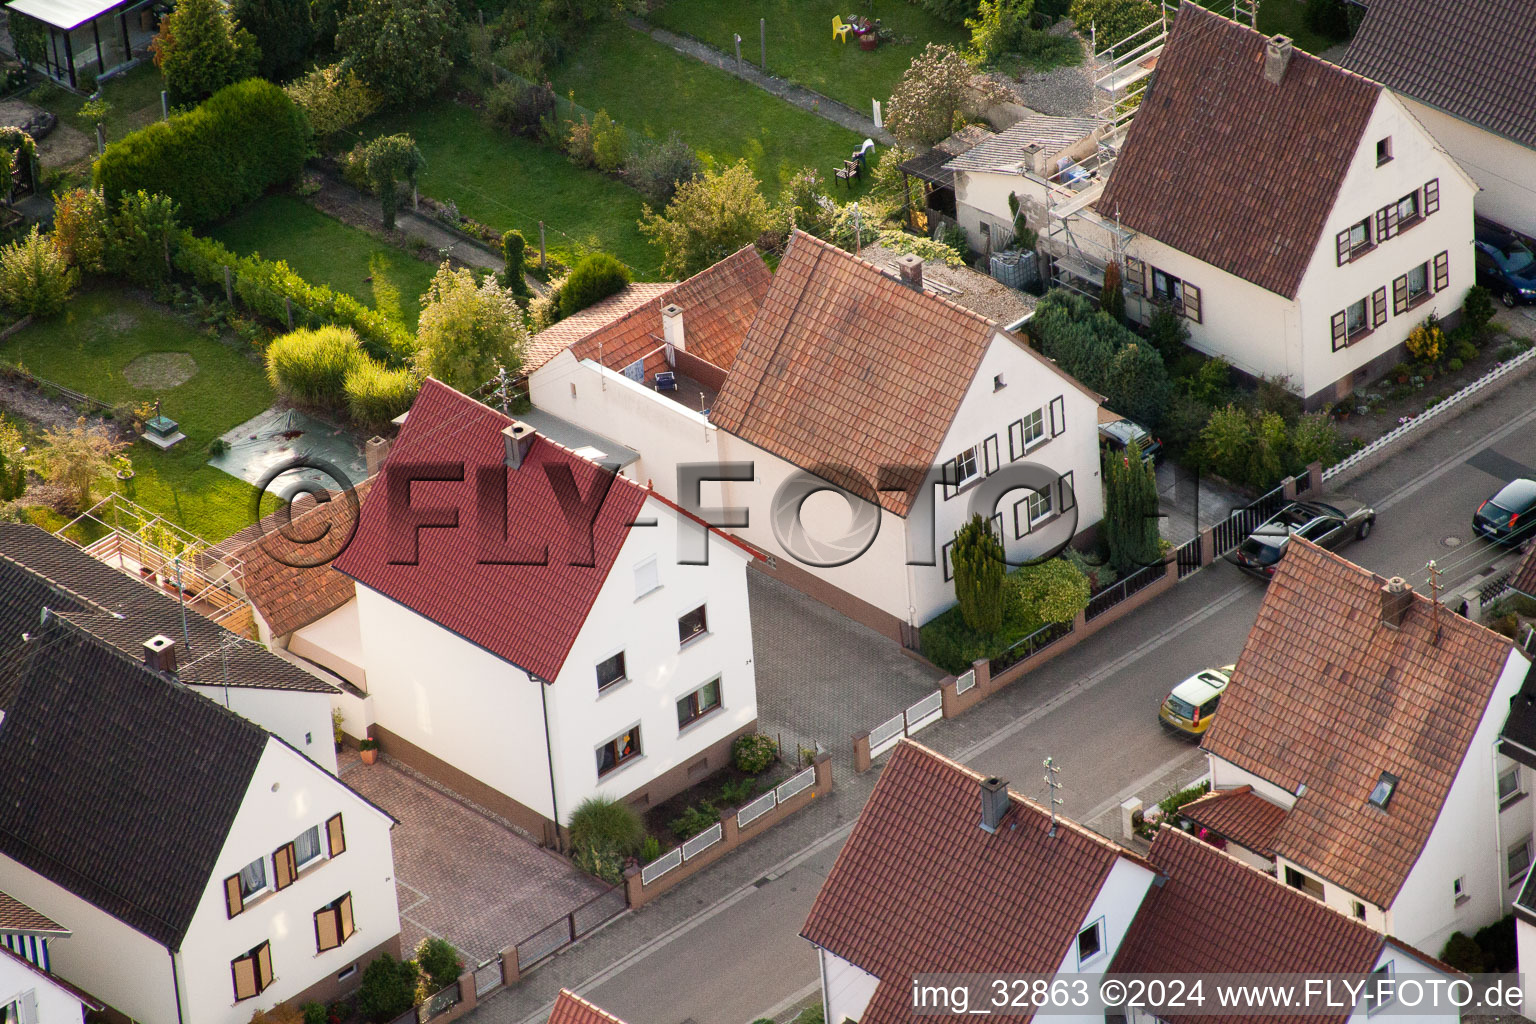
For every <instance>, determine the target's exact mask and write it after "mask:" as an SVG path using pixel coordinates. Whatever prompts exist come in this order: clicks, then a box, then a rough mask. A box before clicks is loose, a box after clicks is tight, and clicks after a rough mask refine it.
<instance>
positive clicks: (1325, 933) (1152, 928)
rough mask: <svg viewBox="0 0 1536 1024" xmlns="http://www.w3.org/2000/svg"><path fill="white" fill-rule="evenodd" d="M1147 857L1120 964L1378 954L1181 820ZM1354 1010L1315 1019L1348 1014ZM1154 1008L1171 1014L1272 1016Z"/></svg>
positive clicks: (1337, 960)
mask: <svg viewBox="0 0 1536 1024" xmlns="http://www.w3.org/2000/svg"><path fill="white" fill-rule="evenodd" d="M1287 557H1289V556H1287ZM1147 859H1148V860H1150V861H1151V862H1152V867H1153V869H1154V870H1156V871H1157V873H1158V874H1159V875H1160V876H1162V878H1163V881H1162V884H1161V885H1157V886H1154V887H1153V888H1152V889H1151V890H1150V891H1149V892H1148V894H1147V897H1146V899H1145V900H1143V901H1142V904H1141V909H1140V910H1139V911H1138V912H1137V914H1136V918H1135V920H1134V921H1133V922H1132V923H1131V927H1130V929H1129V930H1128V931H1127V932H1126V935H1125V939H1124V940H1123V941H1122V942H1121V943H1120V951H1119V952H1118V953H1117V954H1116V955H1115V960H1114V963H1113V964H1112V965H1111V967H1110V970H1111V971H1113V972H1115V973H1124V974H1169V975H1180V976H1191V975H1196V974H1205V973H1210V974H1325V973H1339V974H1369V973H1370V972H1371V970H1372V969H1374V968H1375V966H1376V962H1377V960H1378V959H1379V958H1380V957H1381V951H1382V947H1383V946H1384V945H1385V943H1386V939H1385V938H1384V937H1383V936H1382V935H1381V934H1380V933H1379V932H1376V931H1374V930H1372V929H1370V928H1367V927H1366V926H1365V925H1364V924H1362V923H1360V922H1358V921H1355V920H1353V919H1351V918H1349V917H1347V916H1345V915H1344V914H1342V913H1340V912H1339V911H1337V910H1334V909H1333V908H1331V907H1329V906H1328V905H1327V904H1325V903H1322V902H1321V901H1319V900H1315V899H1313V898H1312V897H1310V896H1308V895H1306V894H1304V893H1302V892H1301V891H1300V890H1298V889H1293V888H1291V887H1290V886H1287V885H1285V884H1284V883H1282V882H1280V881H1279V880H1277V879H1275V878H1274V877H1273V876H1271V875H1268V874H1266V873H1264V872H1262V871H1258V870H1255V869H1254V868H1251V867H1249V866H1248V865H1246V864H1244V863H1242V862H1241V861H1238V860H1236V859H1235V858H1232V857H1229V856H1227V855H1226V854H1224V853H1222V852H1221V851H1220V850H1217V849H1216V848H1214V847H1212V846H1208V845H1207V844H1205V843H1202V842H1201V841H1200V840H1198V839H1196V838H1194V837H1193V836H1190V835H1186V834H1185V833H1183V832H1180V831H1179V830H1178V829H1174V828H1167V827H1164V828H1162V829H1159V830H1158V833H1157V838H1156V839H1155V840H1154V841H1153V843H1152V849H1151V851H1150V852H1149V853H1148V854H1147ZM1352 1012H1353V1007H1351V1008H1349V1009H1344V1010H1341V1011H1340V1012H1339V1013H1338V1015H1337V1016H1334V1017H1331V1018H1330V1017H1327V1016H1322V1017H1319V1018H1317V1019H1318V1020H1319V1021H1320V1022H1322V1021H1327V1020H1330V1019H1331V1020H1335V1021H1344V1020H1346V1019H1347V1018H1348V1017H1349V1016H1350V1014H1351V1013H1352ZM1157 1015H1158V1017H1159V1018H1160V1019H1161V1020H1164V1021H1167V1024H1186V1021H1188V1022H1190V1024H1202V1022H1203V1024H1247V1022H1249V1021H1253V1022H1255V1024H1258V1022H1261V1021H1264V1020H1268V1019H1269V1018H1266V1017H1262V1016H1251V1015H1247V1014H1242V1013H1231V1014H1223V1015H1219V1016H1216V1017H1208V1016H1196V1015H1189V1014H1181V1013H1177V1012H1170V1011H1166V1010H1159V1011H1158V1014H1157Z"/></svg>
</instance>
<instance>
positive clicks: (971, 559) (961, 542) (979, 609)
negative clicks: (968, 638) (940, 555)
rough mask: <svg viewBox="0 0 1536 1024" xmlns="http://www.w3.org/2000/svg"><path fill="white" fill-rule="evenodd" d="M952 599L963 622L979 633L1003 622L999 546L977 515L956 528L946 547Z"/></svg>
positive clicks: (991, 630) (987, 633) (993, 629)
mask: <svg viewBox="0 0 1536 1024" xmlns="http://www.w3.org/2000/svg"><path fill="white" fill-rule="evenodd" d="M949 557H950V565H951V567H952V569H953V571H954V576H955V599H956V600H957V601H959V602H960V616H961V617H962V618H963V619H965V624H966V625H967V626H969V627H971V629H973V630H975V631H976V632H978V633H980V634H982V635H983V636H991V635H992V634H993V633H996V632H997V631H998V630H999V629H1000V628H1001V627H1002V624H1003V568H1004V565H1003V545H1002V543H1001V542H1000V541H999V540H998V539H997V535H996V534H995V533H993V532H992V528H991V526H989V525H988V523H987V521H986V520H985V519H983V518H981V516H979V515H976V516H972V517H971V521H970V522H968V523H966V524H965V525H964V526H962V527H960V532H959V533H957V534H955V546H954V547H953V548H952V549H950V556H949Z"/></svg>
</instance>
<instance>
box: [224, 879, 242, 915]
mask: <svg viewBox="0 0 1536 1024" xmlns="http://www.w3.org/2000/svg"><path fill="white" fill-rule="evenodd" d="M244 909H245V898H244V897H243V896H241V895H240V876H239V875H230V876H229V877H228V878H226V879H224V910H225V911H226V912H227V913H228V914H229V916H230V917H234V916H235V915H236V914H238V913H240V911H242V910H244Z"/></svg>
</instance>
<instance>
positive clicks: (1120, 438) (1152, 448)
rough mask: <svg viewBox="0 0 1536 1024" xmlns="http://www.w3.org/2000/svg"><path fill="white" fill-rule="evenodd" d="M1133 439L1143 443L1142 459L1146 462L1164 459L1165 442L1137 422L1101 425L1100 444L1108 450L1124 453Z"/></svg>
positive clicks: (1115, 422) (1124, 421) (1117, 421)
mask: <svg viewBox="0 0 1536 1024" xmlns="http://www.w3.org/2000/svg"><path fill="white" fill-rule="evenodd" d="M1132 439H1134V440H1137V441H1140V442H1141V457H1142V458H1143V459H1145V460H1146V461H1148V462H1156V461H1157V460H1158V459H1160V458H1162V455H1163V442H1161V441H1159V440H1158V439H1157V438H1155V437H1153V436H1152V434H1151V432H1150V431H1148V430H1147V428H1146V427H1144V426H1142V425H1141V424H1140V423H1137V422H1136V421H1135V420H1115V421H1114V422H1112V423H1100V424H1099V443H1100V444H1101V445H1103V446H1104V447H1106V448H1110V449H1112V450H1114V451H1117V452H1123V451H1125V449H1126V448H1128V447H1129V446H1130V443H1131V441H1132Z"/></svg>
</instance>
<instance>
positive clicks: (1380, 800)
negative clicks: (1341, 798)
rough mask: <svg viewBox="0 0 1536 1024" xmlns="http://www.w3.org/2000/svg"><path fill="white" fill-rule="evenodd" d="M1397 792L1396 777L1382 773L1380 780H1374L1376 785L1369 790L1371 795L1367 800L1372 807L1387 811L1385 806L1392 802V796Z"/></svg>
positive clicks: (1388, 773)
mask: <svg viewBox="0 0 1536 1024" xmlns="http://www.w3.org/2000/svg"><path fill="white" fill-rule="evenodd" d="M1396 790H1397V776H1396V775H1393V774H1392V773H1391V772H1382V773H1381V778H1380V779H1378V780H1376V785H1375V786H1374V787H1372V789H1371V795H1370V796H1369V797H1368V798H1367V799H1368V801H1369V802H1370V805H1371V806H1372V807H1380V808H1381V809H1382V810H1386V809H1387V804H1388V803H1389V802H1391V800H1392V794H1393V793H1394V792H1396Z"/></svg>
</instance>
